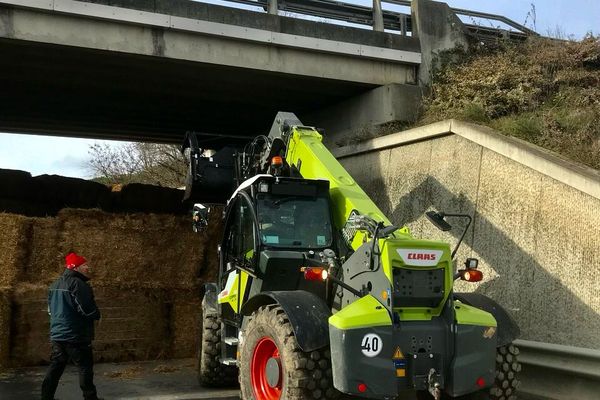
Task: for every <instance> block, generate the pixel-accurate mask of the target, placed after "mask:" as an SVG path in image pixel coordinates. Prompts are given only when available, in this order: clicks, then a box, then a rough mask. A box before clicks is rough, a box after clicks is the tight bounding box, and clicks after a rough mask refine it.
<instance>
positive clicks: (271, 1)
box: [267, 0, 279, 15]
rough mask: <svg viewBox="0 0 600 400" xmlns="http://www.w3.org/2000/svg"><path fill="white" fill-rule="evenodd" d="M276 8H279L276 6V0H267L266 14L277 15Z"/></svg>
mask: <svg viewBox="0 0 600 400" xmlns="http://www.w3.org/2000/svg"><path fill="white" fill-rule="evenodd" d="M278 8H279V7H278V6H277V0H269V3H268V8H267V12H268V13H269V14H273V15H277V10H278Z"/></svg>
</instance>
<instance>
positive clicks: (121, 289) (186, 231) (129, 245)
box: [0, 209, 221, 367]
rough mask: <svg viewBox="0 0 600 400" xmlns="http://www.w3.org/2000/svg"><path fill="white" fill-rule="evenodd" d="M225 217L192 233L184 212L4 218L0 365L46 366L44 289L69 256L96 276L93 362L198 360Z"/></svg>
mask: <svg viewBox="0 0 600 400" xmlns="http://www.w3.org/2000/svg"><path fill="white" fill-rule="evenodd" d="M220 214H221V213H220V210H215V211H214V212H212V213H211V228H210V229H209V230H208V231H207V232H205V233H203V234H195V233H193V232H192V230H191V222H190V219H189V218H188V217H186V216H182V215H170V214H142V213H138V214H114V213H108V212H105V211H101V210H97V209H91V210H82V209H62V210H61V211H60V212H58V215H57V216H55V217H45V218H37V217H34V218H32V217H24V216H22V215H16V214H5V213H3V214H0V367H1V366H6V365H10V366H13V367H20V366H29V365H39V364H46V363H48V361H49V355H50V344H49V336H48V335H49V317H48V314H47V296H48V286H49V285H50V283H51V282H53V281H54V280H55V279H57V278H58V277H59V276H60V274H61V273H62V272H63V271H64V258H63V257H64V255H65V254H66V253H68V252H70V251H76V252H78V253H79V254H81V255H83V256H85V257H86V258H87V259H88V262H89V264H90V265H91V267H92V269H93V271H94V278H93V279H92V280H91V281H90V283H91V285H92V286H93V287H94V292H95V295H96V301H97V303H98V305H99V308H100V310H101V311H102V316H103V318H102V320H101V321H100V322H99V323H98V325H97V329H96V341H95V343H94V347H95V357H96V360H97V361H124V360H142V359H156V358H168V357H191V356H193V355H194V353H195V352H196V344H197V336H198V327H199V324H200V321H199V315H200V305H201V302H200V287H201V284H202V283H204V282H207V281H209V280H211V279H214V277H215V275H216V268H217V257H216V247H217V243H218V242H219V241H220V236H221V227H220ZM2 288H4V289H2Z"/></svg>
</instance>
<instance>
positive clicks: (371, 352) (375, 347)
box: [360, 333, 383, 357]
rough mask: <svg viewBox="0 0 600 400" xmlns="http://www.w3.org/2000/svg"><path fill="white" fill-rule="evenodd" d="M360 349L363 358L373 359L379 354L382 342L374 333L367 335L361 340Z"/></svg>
mask: <svg viewBox="0 0 600 400" xmlns="http://www.w3.org/2000/svg"><path fill="white" fill-rule="evenodd" d="M360 348H361V350H362V353H363V354H364V355H365V356H367V357H375V356H377V355H378V354H379V353H381V349H382V348H383V341H382V340H381V338H380V337H379V335H377V334H375V333H368V334H366V335H365V336H364V337H363V338H362V341H361V345H360Z"/></svg>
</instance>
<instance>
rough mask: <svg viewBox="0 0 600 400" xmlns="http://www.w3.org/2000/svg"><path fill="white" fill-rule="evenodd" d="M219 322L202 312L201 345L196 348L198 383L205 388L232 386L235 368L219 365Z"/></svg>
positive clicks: (213, 315)
mask: <svg viewBox="0 0 600 400" xmlns="http://www.w3.org/2000/svg"><path fill="white" fill-rule="evenodd" d="M220 357H221V320H220V319H219V317H218V316H217V315H215V314H208V313H207V312H206V311H205V310H204V308H203V311H202V344H201V346H199V348H198V382H200V384H201V385H202V386H207V387H224V386H234V385H235V384H236V383H237V379H236V377H237V368H236V367H234V366H230V365H224V364H221V362H220V361H219V359H220Z"/></svg>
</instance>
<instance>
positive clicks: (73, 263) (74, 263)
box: [65, 253, 87, 269]
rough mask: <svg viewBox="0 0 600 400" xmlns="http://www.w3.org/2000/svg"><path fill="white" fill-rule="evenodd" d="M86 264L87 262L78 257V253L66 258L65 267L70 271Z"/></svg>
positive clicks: (70, 254) (68, 255)
mask: <svg viewBox="0 0 600 400" xmlns="http://www.w3.org/2000/svg"><path fill="white" fill-rule="evenodd" d="M86 262H87V260H86V259H85V258H83V257H81V256H80V255H78V254H77V253H69V254H67V256H66V257H65V267H67V268H68V269H75V268H78V267H80V266H82V265H83V264H85V263H86Z"/></svg>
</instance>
